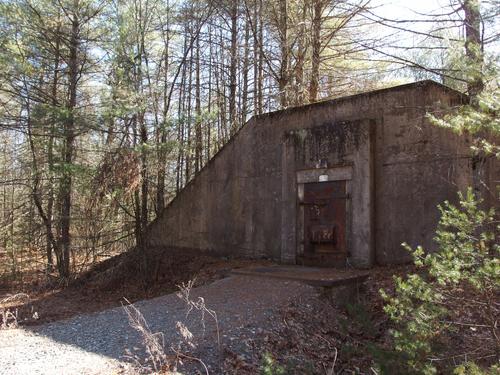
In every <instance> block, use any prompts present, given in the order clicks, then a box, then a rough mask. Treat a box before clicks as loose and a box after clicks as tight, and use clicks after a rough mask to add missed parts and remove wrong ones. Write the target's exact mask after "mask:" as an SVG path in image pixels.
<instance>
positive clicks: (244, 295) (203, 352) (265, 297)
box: [0, 276, 316, 375]
mask: <svg viewBox="0 0 500 375" xmlns="http://www.w3.org/2000/svg"><path fill="white" fill-rule="evenodd" d="M315 294H316V293H315V290H314V288H312V287H310V286H307V285H303V284H300V283H297V282H293V281H285V280H276V279H267V278H261V277H251V276H231V277H228V278H225V279H222V280H218V281H216V282H214V283H212V284H208V285H205V286H202V287H199V288H194V289H192V290H191V300H196V299H197V298H198V297H203V298H204V300H205V303H206V306H207V307H208V308H209V309H211V310H214V311H215V312H216V313H217V317H218V323H219V331H220V338H221V347H222V348H224V349H225V350H230V351H232V352H234V353H237V354H238V355H242V356H243V357H244V356H245V355H246V354H245V352H246V351H247V350H248V347H249V345H248V342H249V340H250V341H251V339H252V337H254V336H255V334H256V333H258V332H262V331H265V330H267V329H271V328H272V327H273V325H276V324H280V323H279V322H276V321H275V320H276V319H274V318H275V317H276V316H277V315H276V314H275V313H276V312H277V310H278V309H279V308H280V307H282V306H284V305H286V304H288V303H289V302H290V301H291V300H292V299H297V298H308V297H309V296H311V297H312V296H313V295H315ZM125 297H126V296H125ZM134 306H135V307H137V308H138V309H139V310H140V311H141V313H142V314H143V315H144V317H145V319H146V321H147V322H148V325H149V328H150V330H151V331H152V332H162V333H163V336H164V342H165V347H166V352H167V354H170V353H172V352H171V351H170V350H169V348H170V347H171V346H174V347H176V348H177V347H178V345H179V343H181V342H182V339H181V337H180V335H179V333H178V331H177V329H176V323H177V322H178V321H180V322H183V323H184V324H185V325H186V326H187V327H188V328H189V330H190V331H191V332H192V333H193V335H194V337H195V339H194V343H195V344H196V347H195V348H191V349H189V350H190V351H189V355H191V356H195V357H197V358H200V359H201V360H203V362H204V363H205V364H207V365H208V366H210V367H209V368H210V369H211V370H212V371H210V373H211V374H219V373H221V372H222V370H221V363H222V351H221V350H219V347H218V345H217V329H216V324H215V322H214V321H213V319H212V318H211V317H210V316H208V315H205V319H204V323H205V324H202V323H203V322H202V318H201V315H200V313H199V312H198V311H192V312H191V313H190V314H189V315H186V313H187V307H186V304H185V303H184V302H183V301H182V300H180V299H179V297H178V296H177V295H176V294H175V293H174V294H168V295H165V296H162V297H158V298H154V299H150V300H144V301H140V302H136V303H135V304H134ZM181 348H182V350H183V351H184V352H185V351H186V350H187V349H186V348H187V346H186V345H183V346H181ZM0 353H1V355H0V374H6V375H7V374H8V375H12V374H15V375H17V374H19V375H23V374H30V375H31V374H51V375H53V374H65V375H71V374H114V373H116V374H117V373H123V372H127V371H129V369H130V363H131V360H130V358H129V357H127V353H133V354H132V355H133V356H136V358H137V359H138V360H139V361H140V362H144V361H145V358H146V357H147V355H146V354H145V352H144V347H143V344H142V340H141V338H140V336H139V334H138V333H137V332H136V331H135V330H134V329H132V328H131V327H130V325H129V322H128V319H127V315H126V313H125V311H124V309H123V308H121V307H117V308H113V309H109V310H105V311H101V312H98V313H93V314H88V315H79V316H76V317H73V318H71V319H68V320H63V321H58V322H54V323H50V324H44V325H41V326H37V327H25V328H19V329H13V330H4V331H0ZM128 355H129V356H130V355H131V354H128ZM186 366H187V367H186V369H187V371H194V370H193V369H194V367H193V366H196V364H195V362H193V363H187V364H186ZM197 368H200V367H197ZM180 371H181V372H182V370H180ZM187 373H191V372H187Z"/></svg>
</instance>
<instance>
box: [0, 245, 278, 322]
mask: <svg viewBox="0 0 500 375" xmlns="http://www.w3.org/2000/svg"><path fill="white" fill-rule="evenodd" d="M162 251H163V250H162V249H153V250H151V253H150V254H149V255H150V256H151V259H152V263H153V266H152V267H150V268H151V269H152V272H151V271H149V272H147V271H145V270H142V268H145V267H147V265H146V266H145V265H144V264H141V262H140V261H138V260H137V258H138V256H137V254H134V253H132V254H123V255H120V256H117V257H114V258H110V259H108V260H105V261H104V262H102V263H100V264H97V265H96V266H95V267H94V268H93V269H92V270H91V271H88V272H86V273H84V274H82V275H80V276H79V277H78V278H77V279H75V280H72V281H71V282H70V283H69V285H67V286H65V285H60V284H57V283H55V282H53V281H51V280H47V279H45V280H44V279H43V275H32V278H31V282H30V279H26V278H25V279H24V282H23V284H22V285H20V284H19V283H13V282H9V281H6V280H3V281H2V280H0V301H2V300H5V299H8V300H7V301H4V303H2V304H1V306H0V309H2V308H3V309H9V310H11V311H12V312H13V313H15V314H17V318H18V323H19V324H21V325H24V326H32V325H39V324H43V323H48V322H53V321H57V320H61V319H67V318H70V317H72V316H75V315H79V314H86V313H92V312H96V311H102V310H105V309H108V308H111V307H115V306H120V305H121V304H122V303H123V301H124V299H123V298H124V297H126V298H127V299H128V300H129V301H130V302H135V301H139V300H145V299H151V298H154V297H158V296H161V295H165V294H168V293H172V292H175V291H177V290H178V285H180V284H182V283H183V282H187V281H189V280H195V284H194V285H195V286H201V285H205V284H207V283H211V282H213V281H215V280H218V279H221V278H223V277H225V276H226V275H227V274H228V273H229V272H230V270H231V269H235V268H242V267H249V266H256V265H265V264H271V262H269V261H265V260H260V261H256V260H246V259H230V258H220V257H215V256H210V255H207V254H201V255H200V254H198V255H197V256H196V257H195V256H193V253H192V252H191V251H187V250H182V251H181V250H176V249H168V250H166V251H168V256H166V255H165V256H162ZM16 295H17V297H16ZM9 296H14V297H15V298H9ZM0 320H1V316H0ZM1 323H2V322H1V321H0V325H1Z"/></svg>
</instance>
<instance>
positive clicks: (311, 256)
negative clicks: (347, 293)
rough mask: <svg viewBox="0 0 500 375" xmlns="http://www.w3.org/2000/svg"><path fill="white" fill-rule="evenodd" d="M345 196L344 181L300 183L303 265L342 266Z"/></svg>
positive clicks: (345, 253) (345, 211) (345, 209)
mask: <svg viewBox="0 0 500 375" xmlns="http://www.w3.org/2000/svg"><path fill="white" fill-rule="evenodd" d="M347 198H348V196H347V192H346V181H329V182H312V183H306V184H304V200H303V202H302V203H301V204H302V205H303V206H304V207H303V208H304V210H303V212H304V237H303V238H304V253H303V259H302V263H303V264H304V265H308V266H323V267H342V266H345V264H346V259H347V246H346V217H347Z"/></svg>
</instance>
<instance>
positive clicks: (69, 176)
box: [58, 0, 80, 278]
mask: <svg viewBox="0 0 500 375" xmlns="http://www.w3.org/2000/svg"><path fill="white" fill-rule="evenodd" d="M73 6H74V9H73V14H72V20H71V34H70V42H69V60H68V69H69V73H68V81H69V89H68V91H69V92H68V97H69V100H68V103H67V111H68V115H67V118H66V120H65V122H64V130H63V134H64V147H63V161H64V168H63V173H62V177H61V194H60V198H61V253H60V259H59V264H58V268H59V274H60V276H61V277H63V278H67V277H69V275H70V254H71V233H70V229H71V204H72V201H71V193H72V182H73V172H72V166H73V151H74V150H73V149H74V141H75V109H76V95H77V84H78V74H79V61H78V51H79V46H80V42H79V38H80V20H79V15H78V9H79V6H80V4H79V0H75V1H74V3H73Z"/></svg>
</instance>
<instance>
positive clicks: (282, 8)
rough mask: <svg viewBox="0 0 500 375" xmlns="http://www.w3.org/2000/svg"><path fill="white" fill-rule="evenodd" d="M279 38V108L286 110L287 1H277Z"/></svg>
mask: <svg viewBox="0 0 500 375" xmlns="http://www.w3.org/2000/svg"><path fill="white" fill-rule="evenodd" d="M279 14H280V20H279V34H280V36H279V38H280V50H281V61H280V73H279V78H278V86H279V96H280V106H281V108H286V107H287V106H288V92H287V90H288V55H289V46H288V13H287V0H279Z"/></svg>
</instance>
